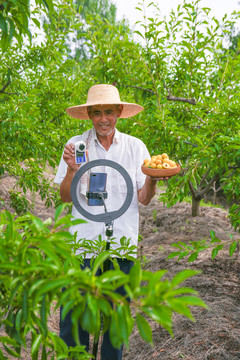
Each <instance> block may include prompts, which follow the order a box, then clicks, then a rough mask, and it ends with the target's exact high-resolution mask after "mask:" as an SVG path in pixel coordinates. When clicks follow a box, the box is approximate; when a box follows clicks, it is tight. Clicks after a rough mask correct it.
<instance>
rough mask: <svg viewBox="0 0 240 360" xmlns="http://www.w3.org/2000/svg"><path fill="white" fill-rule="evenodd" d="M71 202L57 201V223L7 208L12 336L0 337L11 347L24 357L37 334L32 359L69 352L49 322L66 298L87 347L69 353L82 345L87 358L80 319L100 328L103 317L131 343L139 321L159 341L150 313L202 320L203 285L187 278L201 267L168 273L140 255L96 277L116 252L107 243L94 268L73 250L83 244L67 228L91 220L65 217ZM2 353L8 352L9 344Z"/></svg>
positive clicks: (6, 307)
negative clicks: (196, 286) (127, 267)
mask: <svg viewBox="0 0 240 360" xmlns="http://www.w3.org/2000/svg"><path fill="white" fill-rule="evenodd" d="M63 209H64V206H63V205H61V206H60V207H58V208H57V210H56V213H55V219H54V222H53V223H52V220H51V219H47V220H45V221H44V222H43V221H41V220H40V219H39V218H37V217H34V216H33V215H31V214H30V213H27V214H26V215H24V216H20V217H17V218H14V217H13V216H12V215H11V214H10V213H9V212H7V211H5V212H2V213H1V227H0V274H1V277H0V303H1V308H0V327H1V328H4V330H5V332H6V336H1V337H0V341H1V343H2V344H3V345H4V349H5V351H6V352H7V353H8V354H9V355H12V356H14V357H20V352H21V348H22V347H26V337H29V336H30V337H31V356H32V359H37V357H38V354H39V352H40V349H41V356H42V359H47V358H51V359H56V358H58V359H60V358H64V357H68V356H67V352H68V349H67V348H66V345H65V344H64V343H63V341H62V340H61V339H59V337H58V335H57V334H55V333H53V332H51V331H50V330H49V328H48V318H49V316H50V313H52V312H56V311H57V310H58V309H59V307H60V306H62V307H63V312H62V315H63V317H64V316H66V314H67V313H68V312H69V310H70V309H73V313H72V319H73V323H74V325H73V335H74V338H75V340H76V342H77V344H78V346H79V347H78V349H74V348H73V349H70V355H69V356H70V358H72V357H73V356H76V352H77V354H78V355H77V356H78V358H79V359H81V358H82V359H83V358H84V359H85V358H86V354H85V352H84V350H83V348H82V347H80V344H79V340H78V323H79V322H80V323H81V325H82V327H83V328H84V329H85V330H87V331H89V332H90V333H91V334H93V335H97V336H98V334H99V332H100V327H101V317H102V321H103V331H106V329H107V328H109V329H110V336H111V341H112V343H113V345H114V346H116V347H119V346H120V345H121V344H125V345H127V346H128V339H129V336H130V334H131V332H132V330H133V326H134V324H136V326H137V328H138V331H139V333H140V335H141V336H142V338H143V339H144V340H145V341H147V342H150V343H152V331H151V327H150V324H149V321H150V320H153V321H156V322H157V323H159V324H160V325H161V326H163V327H164V328H166V329H167V330H168V331H169V332H170V333H171V334H173V332H172V326H173V323H172V315H173V313H174V312H177V313H179V314H181V315H183V316H186V317H187V318H189V319H191V320H194V318H193V315H192V313H191V311H190V308H189V307H190V306H201V307H205V308H206V305H205V304H204V302H203V301H202V300H200V298H199V297H198V296H197V292H196V291H194V290H193V289H190V288H188V287H185V286H184V285H183V282H184V281H185V280H186V279H188V278H189V277H191V276H193V275H197V274H198V271H194V270H184V271H182V272H179V273H178V274H176V275H175V276H174V277H173V278H172V279H167V278H166V277H165V276H164V275H165V273H166V271H165V270H159V271H157V272H156V273H152V272H150V271H144V270H142V269H141V267H140V264H139V262H138V261H137V262H136V263H135V265H134V266H133V268H132V269H131V271H130V274H129V275H126V274H124V273H123V272H121V271H120V270H119V269H115V270H109V271H107V272H104V273H102V274H101V275H100V276H99V277H96V271H97V269H98V268H99V267H101V266H102V265H103V263H104V261H105V260H106V259H107V258H108V257H109V252H107V251H106V252H102V253H101V254H100V255H98V256H97V257H96V258H95V261H94V262H93V265H92V270H90V269H85V270H81V269H80V264H81V261H82V258H81V257H80V256H75V254H74V251H73V249H74V248H75V247H77V246H79V244H77V243H76V239H75V237H74V236H72V235H71V234H70V233H69V232H67V231H65V229H66V228H67V227H69V225H70V224H76V223H81V222H82V221H83V220H71V217H70V215H66V216H64V217H61V216H60V215H61V212H62V210H63ZM119 286H124V287H125V289H126V291H127V296H126V297H129V298H130V299H131V303H130V304H129V302H128V301H127V299H126V297H123V296H120V295H118V294H116V293H115V292H114V290H115V289H116V288H118V287H119ZM62 288H65V291H64V292H62ZM79 289H81V291H79ZM109 301H111V302H112V303H113V304H114V305H113V307H111V306H110V304H109ZM131 308H134V309H135V313H136V317H133V315H132V314H133V313H132V312H131ZM100 314H101V315H100ZM0 354H1V356H2V358H4V355H3V353H2V350H0ZM84 356H85V357H84ZM5 358H6V357H5Z"/></svg>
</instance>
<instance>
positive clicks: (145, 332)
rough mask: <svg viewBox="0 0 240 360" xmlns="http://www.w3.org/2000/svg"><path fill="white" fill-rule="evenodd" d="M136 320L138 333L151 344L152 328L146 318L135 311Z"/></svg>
mask: <svg viewBox="0 0 240 360" xmlns="http://www.w3.org/2000/svg"><path fill="white" fill-rule="evenodd" d="M136 322H137V327H138V330H139V333H140V335H141V337H142V338H143V340H145V341H147V342H148V343H151V344H152V329H151V326H150V325H149V323H148V322H147V320H146V319H145V318H144V317H143V316H142V315H141V314H139V313H137V314H136Z"/></svg>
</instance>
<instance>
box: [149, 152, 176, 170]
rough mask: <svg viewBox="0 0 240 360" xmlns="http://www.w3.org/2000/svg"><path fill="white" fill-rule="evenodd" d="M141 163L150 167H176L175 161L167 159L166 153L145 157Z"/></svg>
mask: <svg viewBox="0 0 240 360" xmlns="http://www.w3.org/2000/svg"><path fill="white" fill-rule="evenodd" d="M143 165H145V166H146V167H149V168H152V169H173V168H176V167H177V164H176V163H175V161H173V160H171V159H169V156H168V154H166V153H163V154H159V155H153V156H152V157H151V159H145V160H144V161H143Z"/></svg>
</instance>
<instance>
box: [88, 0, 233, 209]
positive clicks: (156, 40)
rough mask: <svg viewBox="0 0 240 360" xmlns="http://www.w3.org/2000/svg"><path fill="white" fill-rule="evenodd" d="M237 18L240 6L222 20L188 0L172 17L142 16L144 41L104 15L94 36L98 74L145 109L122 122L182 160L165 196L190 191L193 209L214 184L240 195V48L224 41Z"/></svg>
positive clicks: (153, 147)
mask: <svg viewBox="0 0 240 360" xmlns="http://www.w3.org/2000/svg"><path fill="white" fill-rule="evenodd" d="M144 4H145V2H143V3H142V5H141V6H140V7H139V10H140V11H142V9H143V7H144ZM149 6H155V5H154V4H153V3H151V4H149ZM155 7H156V6H155ZM238 19H239V13H236V12H235V13H233V14H232V16H231V17H230V18H227V17H226V16H225V17H224V18H223V21H222V23H220V22H219V21H218V20H217V19H216V18H212V17H210V9H209V8H204V7H203V8H201V7H200V1H199V0H196V1H189V2H187V1H184V2H183V4H181V5H179V6H178V7H177V10H176V11H172V12H171V13H170V18H169V19H167V18H164V19H162V18H161V16H160V15H158V14H156V16H155V17H154V18H146V16H143V21H142V22H140V23H139V24H138V25H139V30H136V31H135V33H136V34H137V35H139V37H140V38H141V43H135V42H134V41H133V39H132V37H131V34H128V33H126V32H125V33H123V31H122V30H121V29H120V28H117V29H116V27H113V26H111V24H108V23H107V22H102V21H101V19H95V21H94V24H93V25H92V26H95V32H94V33H93V36H91V39H90V38H89V43H91V44H92V45H91V47H90V49H91V51H92V53H93V54H94V68H93V69H94V70H93V71H94V72H93V73H94V74H96V73H97V74H101V76H102V81H104V82H108V83H115V84H117V86H118V87H119V89H120V92H121V94H122V97H123V98H124V100H126V101H133V102H138V103H141V104H142V105H143V106H144V107H145V112H144V113H142V114H140V115H139V116H138V117H137V118H136V120H134V123H132V120H131V119H129V120H123V121H121V122H119V128H120V129H121V130H123V131H124V132H128V133H131V134H132V135H135V136H137V137H139V138H141V139H143V141H144V142H145V143H146V144H147V146H148V148H149V150H150V152H151V153H155V154H156V153H162V152H167V153H168V154H169V155H170V157H171V158H173V159H175V160H177V161H178V162H180V164H181V165H182V168H183V171H182V173H181V175H180V176H178V177H175V178H173V179H171V180H170V181H169V186H168V188H167V192H166V194H163V195H161V200H162V201H164V202H165V203H167V204H168V205H173V204H174V203H176V202H177V201H182V200H183V198H184V196H186V195H188V194H189V193H191V194H192V200H193V215H196V214H197V213H198V206H199V202H200V200H201V199H202V198H203V196H204V195H205V194H207V193H208V192H209V191H211V189H212V186H213V184H216V183H219V186H220V187H221V188H222V189H223V190H224V191H225V192H226V193H227V195H228V196H229V197H231V199H233V198H237V197H238V195H239V194H238V192H239V190H238V189H239V163H238V157H239V154H240V145H239V144H240V127H239V126H240V125H239V121H238V113H239V88H238V86H237V83H238V82H239V80H240V79H239V76H240V71H239V51H238V48H237V50H236V48H234V49H231V47H229V48H228V49H226V48H225V47H224V42H225V41H226V39H227V38H228V37H230V38H231V31H232V29H233V28H234V24H235V23H236V21H237V20H238ZM102 29H104V32H105V38H104V39H103V38H102V36H101V31H102Z"/></svg>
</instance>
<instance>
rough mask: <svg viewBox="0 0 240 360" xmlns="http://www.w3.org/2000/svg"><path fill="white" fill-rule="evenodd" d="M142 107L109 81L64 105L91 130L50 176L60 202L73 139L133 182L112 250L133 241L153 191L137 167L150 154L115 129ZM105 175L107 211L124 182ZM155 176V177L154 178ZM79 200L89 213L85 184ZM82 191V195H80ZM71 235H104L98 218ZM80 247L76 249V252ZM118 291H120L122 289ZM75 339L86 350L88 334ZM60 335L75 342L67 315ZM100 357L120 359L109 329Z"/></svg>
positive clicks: (125, 263) (66, 189)
mask: <svg viewBox="0 0 240 360" xmlns="http://www.w3.org/2000/svg"><path fill="white" fill-rule="evenodd" d="M142 110H143V108H142V106H140V105H137V104H134V103H126V102H122V101H121V100H120V96H119V92H118V89H117V88H116V87H115V86H112V85H105V84H100V85H95V86H92V87H91V88H90V89H89V92H88V97H87V103H86V104H83V105H78V106H73V107H70V108H68V109H67V113H68V114H69V115H70V116H72V117H74V118H77V119H91V121H92V124H93V128H92V129H90V130H88V131H86V132H84V133H83V134H82V135H77V136H74V137H73V138H71V139H70V140H69V141H68V143H67V144H66V146H65V148H64V152H63V156H62V159H61V162H60V165H59V168H58V171H57V174H56V177H55V182H56V183H58V184H61V185H60V195H61V199H62V200H63V201H64V202H71V201H72V199H71V192H70V189H71V183H72V180H73V177H74V175H75V174H76V172H77V170H78V169H79V166H80V165H78V164H76V162H75V151H74V148H75V147H74V144H75V143H76V142H77V141H80V140H82V141H84V142H85V143H86V148H87V154H88V160H89V161H91V160H96V159H108V160H112V161H115V162H117V163H119V164H120V165H122V166H123V167H124V168H125V169H126V170H127V172H128V173H129V175H130V177H131V179H132V182H133V190H134V194H133V200H132V202H131V205H130V206H129V208H128V210H127V211H126V212H125V213H124V214H123V215H122V216H121V217H119V218H118V219H116V220H115V221H114V234H113V235H114V242H115V243H117V244H115V245H114V247H115V248H117V247H118V244H120V239H121V237H123V236H125V237H126V238H127V239H131V240H130V241H131V242H130V244H131V245H137V242H138V225H139V223H138V217H139V214H138V201H139V202H140V203H141V204H143V205H147V204H149V202H150V201H151V199H152V197H153V196H154V195H155V192H156V182H157V180H156V179H153V178H151V177H149V176H145V175H144V174H143V173H142V172H141V165H142V163H143V160H144V159H145V158H150V155H149V152H148V150H147V148H146V146H145V145H144V143H143V142H142V141H141V140H139V139H137V138H135V137H133V136H130V135H127V134H123V133H121V132H119V131H118V130H117V129H116V124H117V119H118V118H128V117H132V116H134V115H136V114H137V113H139V112H140V111H142ZM98 169H99V167H98ZM101 170H103V171H104V172H105V173H107V192H108V198H107V199H106V200H105V201H106V206H107V209H108V211H114V210H117V209H119V207H120V206H121V204H122V203H123V201H124V200H125V196H126V185H125V181H124V179H123V178H122V175H120V174H119V173H118V172H117V171H116V170H115V169H112V168H109V167H107V168H105V169H102V168H101ZM158 180H159V179H158ZM80 186H81V187H82V189H80V193H81V194H80V198H81V199H80V201H81V205H82V207H84V208H85V209H87V211H89V207H88V204H87V199H86V196H85V195H86V187H85V186H84V184H80ZM84 192H85V193H84ZM98 208H99V207H97V206H95V207H92V208H91V212H92V213H95V214H97V213H98V211H99V209H98ZM72 214H73V216H74V217H77V218H84V217H83V216H82V215H80V214H79V213H78V212H77V210H76V209H75V207H74V206H73V209H72ZM69 231H70V232H71V233H72V234H74V233H75V232H77V238H78V239H82V238H86V239H88V240H96V239H97V238H98V236H99V235H101V236H102V238H105V226H104V224H102V223H99V222H93V221H89V220H87V223H84V224H80V225H76V226H73V227H71V228H70V230H69ZM80 252H81V250H79V251H78V253H80ZM92 256H93V254H90V253H89V254H87V255H86V259H85V262H84V267H86V266H87V267H89V266H90V259H91V257H92ZM118 262H119V265H120V268H121V270H122V271H124V272H125V273H129V271H130V269H131V266H132V265H133V263H132V261H130V260H127V259H120V258H119V259H118ZM121 291H122V290H121ZM79 336H80V342H81V344H82V345H85V346H86V349H87V350H88V348H89V334H88V333H86V332H85V331H83V330H80V335H79ZM60 337H61V338H62V339H63V340H64V341H65V342H66V344H67V345H68V346H74V345H75V342H74V340H73V337H72V334H71V314H70V313H69V314H68V315H67V316H66V317H65V319H64V320H63V321H62V320H60ZM101 355H102V360H108V359H109V360H115V359H118V360H120V359H121V358H122V348H121V349H115V348H114V347H113V346H112V344H111V341H110V338H109V333H108V332H106V333H105V334H104V338H103V343H102V347H101Z"/></svg>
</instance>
